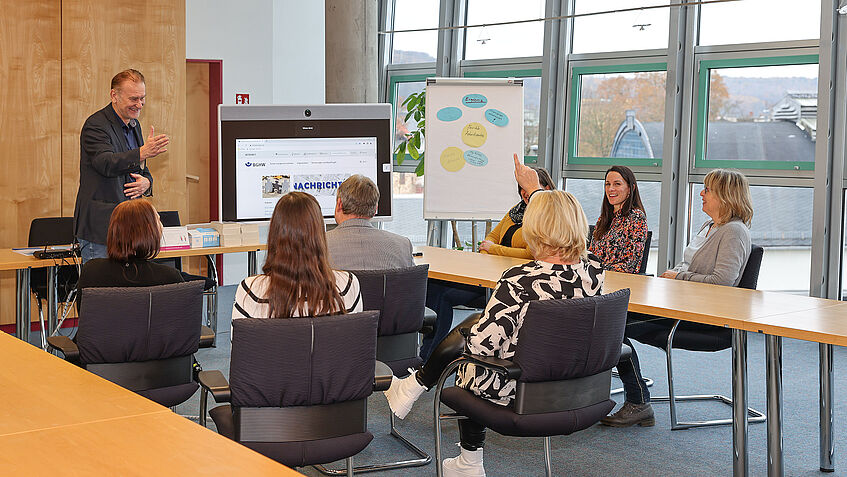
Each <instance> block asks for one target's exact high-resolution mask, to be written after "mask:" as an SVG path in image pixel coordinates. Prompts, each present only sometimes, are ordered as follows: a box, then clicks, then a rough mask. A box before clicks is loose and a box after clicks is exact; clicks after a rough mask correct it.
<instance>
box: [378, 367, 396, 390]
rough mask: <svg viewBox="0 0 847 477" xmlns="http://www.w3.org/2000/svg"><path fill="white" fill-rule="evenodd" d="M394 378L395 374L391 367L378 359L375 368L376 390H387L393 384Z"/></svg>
mask: <svg viewBox="0 0 847 477" xmlns="http://www.w3.org/2000/svg"><path fill="white" fill-rule="evenodd" d="M392 379H394V375H393V374H392V373H391V368H389V367H388V365H387V364H385V363H383V362H382V361H379V360H377V362H376V367H375V369H374V392H377V391H385V390H387V389H388V388H389V387H390V386H391V380H392Z"/></svg>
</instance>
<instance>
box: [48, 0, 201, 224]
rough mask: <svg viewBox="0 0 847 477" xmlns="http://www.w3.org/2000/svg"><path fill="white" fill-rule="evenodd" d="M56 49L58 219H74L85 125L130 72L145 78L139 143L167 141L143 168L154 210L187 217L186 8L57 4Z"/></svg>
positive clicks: (158, 3)
mask: <svg viewBox="0 0 847 477" xmlns="http://www.w3.org/2000/svg"><path fill="white" fill-rule="evenodd" d="M62 45H63V48H62V95H63V105H64V106H63V110H62V119H63V121H62V126H63V127H62V152H63V165H64V167H63V175H62V211H63V212H64V213H65V214H66V215H67V214H72V213H73V207H74V200H75V198H76V192H77V188H78V186H79V132H80V129H81V128H82V124H83V122H84V121H85V119H86V118H87V117H88V116H89V115H90V114H91V113H93V112H94V111H96V110H98V109H100V108H102V107H103V106H105V105H106V104H108V102H109V83H110V80H111V78H112V76H114V75H115V73H117V72H119V71H121V70H123V69H126V68H135V69H137V70H139V71H141V72H142V73H143V74H144V76H145V78H146V85H147V102H146V105H145V107H144V110H143V111H142V113H141V118H140V122H141V125H142V127H143V128H144V130H145V137H146V136H147V134H149V130H150V126H151V125H152V126H154V127H155V129H156V132H157V133H165V134H168V135H169V136H170V140H171V143H170V146H169V148H168V152H167V153H164V154H161V155H159V156H158V157H155V158H153V159H151V160H150V162H149V164H148V165H149V167H150V169H151V172H152V173H153V194H154V197H153V203H154V205H155V206H156V207H157V208H158V209H161V210H179V211H180V215H181V216H186V217H187V216H188V208H187V191H186V186H185V171H186V169H185V168H186V164H185V157H186V152H185V151H186V142H185V141H186V133H185V128H186V126H185V125H186V116H185V102H186V96H185V2H184V0H183V1H170V0H151V1H146V2H135V3H126V2H122V3H115V2H112V1H106V0H78V1H74V2H63V3H62Z"/></svg>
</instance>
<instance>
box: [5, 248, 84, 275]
mask: <svg viewBox="0 0 847 477" xmlns="http://www.w3.org/2000/svg"><path fill="white" fill-rule="evenodd" d="M71 263H74V262H73V260H72V259H64V260H61V259H60V260H39V259H37V258H35V257H33V256H32V255H24V254H22V253H18V252H15V251H14V250H12V249H10V248H3V249H0V270H20V269H22V268H44V267H52V266H53V265H67V264H71Z"/></svg>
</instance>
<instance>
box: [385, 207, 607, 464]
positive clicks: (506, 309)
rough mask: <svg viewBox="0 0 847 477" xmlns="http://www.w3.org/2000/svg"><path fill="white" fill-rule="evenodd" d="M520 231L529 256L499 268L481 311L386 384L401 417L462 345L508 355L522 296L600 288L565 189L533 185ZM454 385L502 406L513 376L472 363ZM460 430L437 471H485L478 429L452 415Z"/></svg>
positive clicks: (584, 293) (582, 225) (599, 271)
mask: <svg viewBox="0 0 847 477" xmlns="http://www.w3.org/2000/svg"><path fill="white" fill-rule="evenodd" d="M523 233H524V237H526V240H527V242H528V244H529V248H530V250H531V251H532V254H533V256H534V257H536V260H534V261H531V262H528V263H525V264H523V265H518V266H515V267H512V268H510V269H508V270H506V271H505V272H504V273H503V275H502V276H501V277H500V280H499V281H498V282H497V286H496V288H495V289H494V292H493V294H492V296H491V300H490V301H489V302H488V305H487V306H486V307H485V311H484V312H483V313H482V315H481V316H479V315H476V316H472V317H471V318H468V319H467V320H465V321H464V322H463V323H461V324H460V325H459V326H457V327H456V328H455V329H454V330H453V331H451V332H450V334H449V335H448V336H447V337H446V338H445V339H444V341H442V342H441V343H440V344H439V345H438V346H437V347H436V348H435V350H434V351H433V353H432V355H431V356H430V358H429V359H428V360H427V362H426V363H425V364H424V365H423V367H422V368H421V369H420V370H418V371H417V372H415V373H413V374H411V375H409V377H407V378H404V379H395V380H394V381H393V382H392V384H391V387H390V388H389V389H388V391H386V392H385V395H386V397H387V398H388V404H389V406H390V407H391V410H392V412H394V414H395V415H397V416H398V417H400V418H401V419H402V418H404V417H405V416H406V414H408V412H409V411H410V410H411V408H412V404H414V402H415V401H416V400H417V399H418V397H420V395H421V394H422V393H423V392H424V391H425V390H427V389H429V388H431V387H432V386H434V385H435V384H436V382H437V381H438V377H439V376H440V374H441V371H442V370H443V369H444V368H445V367H446V366H447V365H448V364H449V363H450V362H451V361H453V360H454V359H456V358H457V357H459V356H460V355H461V353H462V351H463V350H467V351H468V352H470V353H473V354H478V355H483V356H495V357H497V358H500V359H508V360H511V359H512V357H513V356H514V354H515V347H516V344H517V339H518V333H519V332H520V328H521V324H522V323H523V317H524V315H525V314H526V311H527V308H528V307H529V302H531V301H533V300H551V299H561V298H580V297H588V296H595V295H599V294H600V293H601V291H602V287H603V280H604V276H605V275H604V271H603V268H602V266H601V264H600V261H599V260H598V259H597V257H595V256H594V255H591V254H589V253H588V251H587V249H586V244H585V237H586V236H587V235H588V221H587V220H586V218H585V213H584V212H583V211H582V207H581V206H580V205H579V202H577V200H576V199H575V198H574V197H573V196H572V195H571V194H569V193H567V192H563V191H558V190H556V191H538V193H537V194H535V196H534V197H533V199H532V201H531V202H530V203H529V206H528V207H527V209H526V213H525V215H524V220H523ZM476 320H478V321H476ZM563 332H566V330H564V329H563ZM465 334H466V335H467V340H465V338H464V335H465ZM456 385H457V386H460V387H462V388H465V389H468V390H470V391H471V392H473V393H474V394H476V395H477V396H480V397H482V398H485V399H488V400H489V401H491V402H493V403H496V404H499V405H503V406H506V405H509V404H510V403H511V401H512V400H513V399H514V396H515V381H514V380H508V379H504V378H503V377H502V376H500V375H498V374H496V373H493V372H491V371H488V370H485V369H482V368H479V367H475V366H474V365H472V364H467V365H464V366H462V367H460V368H459V372H458V376H457V379H456ZM459 434H460V440H461V455H460V456H459V457H456V458H452V459H446V460H445V461H444V475H445V476H450V475H473V476H484V475H485V470H484V468H483V466H482V446H483V442H484V440H485V427H483V426H482V425H480V424H479V423H477V422H475V421H473V420H470V419H463V420H460V421H459Z"/></svg>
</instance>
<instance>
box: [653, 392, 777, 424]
mask: <svg viewBox="0 0 847 477" xmlns="http://www.w3.org/2000/svg"><path fill="white" fill-rule="evenodd" d="M650 400H651V401H653V402H669V403H671V406H672V407H673V408H674V413H673V414H674V415H675V414H676V403H675V402H671V399H670V396H657V397H651V398H650ZM674 401H719V402H722V403H724V404H726V405H727V406H729V407H730V408H732V399H730V398H728V397H726V396H721V395H720V394H693V395H689V396H675V397H674ZM766 420H767V416H765V414H763V413H762V412H761V411H757V410H755V409H753V408H752V407H748V408H747V422H750V423H754V422H765V421H766ZM731 424H732V418H728V419H709V420H705V421H679V420H677V419H671V430H672V431H679V430H682V429H691V428H692V427H708V426H727V425H731Z"/></svg>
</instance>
